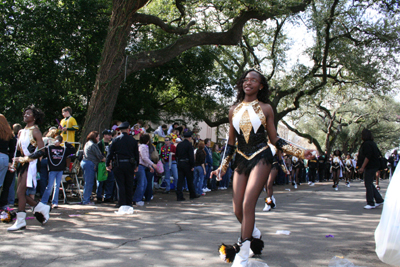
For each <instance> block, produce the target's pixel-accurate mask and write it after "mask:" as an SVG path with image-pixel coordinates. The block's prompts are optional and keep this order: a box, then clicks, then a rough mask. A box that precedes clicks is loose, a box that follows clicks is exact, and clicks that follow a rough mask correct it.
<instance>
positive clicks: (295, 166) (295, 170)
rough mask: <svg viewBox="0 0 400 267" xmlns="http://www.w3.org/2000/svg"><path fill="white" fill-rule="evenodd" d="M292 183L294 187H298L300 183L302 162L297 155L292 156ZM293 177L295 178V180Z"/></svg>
mask: <svg viewBox="0 0 400 267" xmlns="http://www.w3.org/2000/svg"><path fill="white" fill-rule="evenodd" d="M292 162H293V165H292V185H293V186H294V189H297V185H298V184H300V176H299V175H300V169H301V164H300V160H299V158H297V157H296V156H293V157H292ZM293 179H295V180H294V181H293Z"/></svg>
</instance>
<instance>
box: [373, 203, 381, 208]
mask: <svg viewBox="0 0 400 267" xmlns="http://www.w3.org/2000/svg"><path fill="white" fill-rule="evenodd" d="M381 205H383V202H381V203H375V208H377V207H379V206H381Z"/></svg>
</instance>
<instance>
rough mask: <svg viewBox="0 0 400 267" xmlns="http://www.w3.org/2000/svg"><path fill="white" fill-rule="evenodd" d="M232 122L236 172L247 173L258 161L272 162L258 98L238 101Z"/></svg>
mask: <svg viewBox="0 0 400 267" xmlns="http://www.w3.org/2000/svg"><path fill="white" fill-rule="evenodd" d="M232 124H233V126H234V128H235V130H236V131H235V134H236V138H237V141H238V147H237V151H236V158H235V166H236V171H237V172H238V173H240V174H242V173H244V174H246V175H249V174H250V172H251V170H252V169H253V168H254V167H255V166H256V165H257V163H258V162H259V161H262V162H263V164H271V163H272V162H273V155H272V152H271V149H270V147H269V145H268V138H267V131H266V127H267V120H266V118H265V116H264V113H263V111H262V109H261V106H260V104H259V102H258V100H254V101H253V102H242V103H240V104H239V105H238V106H237V107H236V108H235V110H234V111H233V116H232Z"/></svg>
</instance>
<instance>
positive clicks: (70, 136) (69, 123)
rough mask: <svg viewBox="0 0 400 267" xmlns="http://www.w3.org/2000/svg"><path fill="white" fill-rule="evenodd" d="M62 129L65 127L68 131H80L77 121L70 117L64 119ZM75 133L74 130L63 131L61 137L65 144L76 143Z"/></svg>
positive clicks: (61, 123)
mask: <svg viewBox="0 0 400 267" xmlns="http://www.w3.org/2000/svg"><path fill="white" fill-rule="evenodd" d="M60 125H61V127H65V128H67V129H70V128H73V129H75V131H77V130H79V126H78V124H77V123H76V120H75V119H74V118H73V117H72V116H69V117H68V118H64V119H62V120H61V122H60ZM75 131H74V130H67V131H65V132H64V131H61V135H62V137H63V139H64V142H75Z"/></svg>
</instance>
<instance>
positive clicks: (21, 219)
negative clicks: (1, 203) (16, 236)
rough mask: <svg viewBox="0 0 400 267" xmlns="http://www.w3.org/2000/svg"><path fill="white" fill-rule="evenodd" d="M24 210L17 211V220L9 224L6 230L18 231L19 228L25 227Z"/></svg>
mask: <svg viewBox="0 0 400 267" xmlns="http://www.w3.org/2000/svg"><path fill="white" fill-rule="evenodd" d="M25 218H26V212H25V211H20V212H17V221H16V222H15V223H14V224H13V226H11V227H10V228H7V231H18V230H21V229H25V228H26V221H25Z"/></svg>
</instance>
